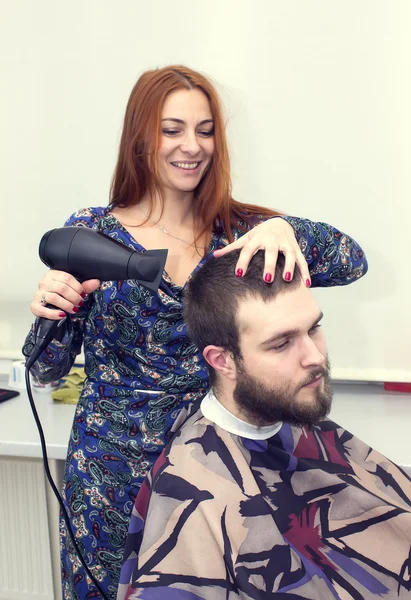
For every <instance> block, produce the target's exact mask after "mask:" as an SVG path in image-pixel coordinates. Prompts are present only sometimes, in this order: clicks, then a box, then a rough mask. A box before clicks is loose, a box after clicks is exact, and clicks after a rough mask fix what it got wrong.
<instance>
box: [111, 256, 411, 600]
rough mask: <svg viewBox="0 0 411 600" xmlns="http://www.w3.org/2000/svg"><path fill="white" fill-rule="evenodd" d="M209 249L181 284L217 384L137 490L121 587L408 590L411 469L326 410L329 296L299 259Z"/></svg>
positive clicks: (262, 594) (315, 594)
mask: <svg viewBox="0 0 411 600" xmlns="http://www.w3.org/2000/svg"><path fill="white" fill-rule="evenodd" d="M237 259H238V253H235V252H233V253H230V254H228V255H226V256H225V257H222V258H219V259H218V260H213V259H212V260H210V261H209V262H208V263H207V264H206V265H205V266H204V267H203V268H202V269H200V270H199V271H198V272H197V273H196V274H195V276H194V277H193V278H192V280H191V282H190V284H189V285H188V289H187V294H186V299H185V302H186V304H185V318H186V322H187V325H188V330H189V333H190V335H191V337H192V339H193V341H194V342H195V343H196V344H197V346H198V347H199V348H200V350H201V351H202V352H203V355H204V357H205V359H206V361H207V363H208V365H209V369H210V378H211V383H212V386H213V387H212V390H211V391H210V392H209V394H208V395H207V396H206V397H205V398H204V399H203V400H202V402H201V405H200V407H199V408H198V410H197V411H196V412H194V413H193V414H192V415H191V416H189V417H188V418H187V419H186V421H185V422H184V423H183V424H182V426H181V428H180V429H179V431H178V432H177V433H176V435H175V436H174V438H173V439H172V441H171V442H170V443H169V445H168V446H167V447H166V449H165V450H164V452H163V453H162V455H161V457H160V458H159V460H158V462H157V463H156V465H155V466H154V469H153V471H152V473H151V475H150V477H149V479H148V480H147V481H146V482H145V484H144V485H143V487H142V488H141V491H140V493H139V495H138V497H137V500H136V503H135V507H134V511H133V516H132V520H131V522H130V529H129V537H128V542H127V548H126V552H125V558H126V560H125V563H124V566H123V571H122V577H121V585H120V591H119V596H118V597H119V598H127V599H129V600H131V599H135V598H144V599H147V600H154V599H155V600H157V599H163V598H164V599H165V600H174V599H175V600H188V599H191V600H197V599H202V600H205V599H206V600H220V599H221V600H223V599H224V600H227V599H230V600H231V599H233V598H241V599H261V600H262V599H268V598H271V597H273V596H274V595H278V596H279V597H284V598H306V599H307V598H308V599H321V600H322V599H328V598H341V599H347V598H350V599H356V600H357V599H358V600H360V599H369V598H411V481H410V479H409V477H408V476H407V475H406V474H405V473H404V472H403V471H402V470H401V469H400V468H398V467H397V466H395V465H394V464H392V463H391V462H390V461H389V460H388V459H386V458H385V457H384V456H382V455H381V454H379V453H378V452H376V451H375V450H373V449H372V448H370V447H369V446H367V445H366V444H365V443H363V442H361V441H360V440H359V439H357V438H356V437H354V436H353V435H352V434H350V433H349V432H348V431H346V430H345V429H343V428H342V427H340V426H339V425H337V424H336V423H334V422H332V421H330V420H329V419H327V418H326V416H327V414H328V413H329V410H330V406H331V399H332V389H331V383H330V374H329V363H328V358H327V349H326V342H325V339H324V334H323V331H322V329H321V324H320V321H321V317H322V314H321V311H320V308H319V307H318V304H317V302H316V300H315V298H314V296H313V295H312V293H311V291H310V290H309V289H307V288H306V287H305V286H304V285H303V283H302V282H301V279H300V276H299V275H298V273H297V274H296V276H295V278H294V280H293V281H292V282H291V283H286V282H284V281H283V280H282V277H281V273H282V270H283V267H284V262H283V260H281V257H280V260H279V264H278V266H277V272H276V277H275V281H274V283H273V284H271V285H267V284H266V283H264V281H262V280H261V272H262V267H263V264H262V263H263V261H264V256H263V254H262V253H260V252H259V253H257V255H256V256H255V257H254V258H253V260H252V261H251V264H250V266H249V269H248V271H247V273H246V275H245V276H244V277H243V278H242V279H237V278H236V277H235V276H234V275H233V273H234V267H235V264H236V261H237Z"/></svg>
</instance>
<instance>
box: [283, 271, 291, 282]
mask: <svg viewBox="0 0 411 600" xmlns="http://www.w3.org/2000/svg"><path fill="white" fill-rule="evenodd" d="M284 279H285V280H286V281H291V273H290V272H288V273H286V274H285V275H284Z"/></svg>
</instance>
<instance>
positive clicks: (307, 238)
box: [281, 216, 368, 287]
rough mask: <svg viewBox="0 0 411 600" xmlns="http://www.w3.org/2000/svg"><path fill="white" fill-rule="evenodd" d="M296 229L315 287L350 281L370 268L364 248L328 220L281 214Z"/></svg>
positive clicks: (343, 283) (358, 277) (344, 283)
mask: <svg viewBox="0 0 411 600" xmlns="http://www.w3.org/2000/svg"><path fill="white" fill-rule="evenodd" d="M281 218H283V219H285V220H286V221H287V222H288V223H289V224H290V225H291V226H292V228H293V229H294V233H295V237H296V239H297V241H298V244H299V246H300V249H301V252H302V253H303V254H304V256H305V259H306V261H307V263H308V266H309V269H310V275H311V284H312V286H313V287H331V286H336V285H348V284H349V283H352V282H354V281H356V280H357V279H360V277H363V275H365V274H366V272H367V271H368V263H367V259H366V256H365V253H364V251H363V250H362V248H361V246H360V245H359V244H357V242H356V241H355V240H354V239H353V238H351V237H350V236H348V235H347V234H346V233H343V232H342V231H339V230H338V229H336V228H335V227H333V226H332V225H328V224H327V223H316V222H314V221H310V220H309V219H302V218H299V217H289V216H286V217H285V216H284V217H281Z"/></svg>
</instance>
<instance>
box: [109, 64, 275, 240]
mask: <svg viewBox="0 0 411 600" xmlns="http://www.w3.org/2000/svg"><path fill="white" fill-rule="evenodd" d="M196 88H197V89H200V90H201V91H202V92H203V93H204V94H205V95H206V96H207V98H208V101H209V103H210V109H211V114H212V117H213V120H214V154H213V160H212V161H211V165H210V168H209V169H208V171H207V173H206V174H205V175H204V177H203V179H202V180H201V182H200V183H199V185H198V186H197V188H196V189H195V191H194V221H195V223H201V224H202V225H203V226H202V231H200V232H198V236H197V239H198V237H200V236H201V235H202V234H204V233H208V234H209V235H211V232H212V231H214V230H215V228H216V226H217V224H218V223H220V225H221V226H222V229H223V231H224V233H225V235H226V236H227V237H228V239H229V241H230V242H231V241H232V240H233V234H232V225H236V226H238V224H239V222H240V223H241V222H244V223H245V224H246V223H247V221H250V220H252V218H253V215H263V216H267V217H269V216H273V215H278V214H281V213H279V212H276V211H274V210H271V209H269V208H264V207H261V206H256V205H253V204H244V203H242V202H237V201H236V200H234V198H233V197H232V195H231V176H230V157H229V154H228V147H227V140H226V134H225V124H224V120H223V116H222V110H221V103H220V99H219V96H218V94H217V92H216V90H215V88H214V86H213V84H212V83H211V82H210V81H209V80H208V79H207V77H205V76H204V75H202V74H201V73H198V72H197V71H193V70H192V69H190V68H188V67H184V66H180V65H176V66H168V67H164V68H162V69H155V70H152V71H146V72H145V73H143V74H142V75H141V77H140V78H139V79H138V81H137V83H136V84H135V86H134V88H133V90H132V92H131V95H130V98H129V100H128V103H127V108H126V113H125V117H124V126H123V132H122V136H121V142H120V148H119V155H118V161H117V165H116V168H115V171H114V176H113V181H112V185H111V190H110V202H111V204H112V205H114V206H119V207H122V208H124V207H126V206H131V205H134V204H138V203H139V202H140V200H141V198H142V197H143V196H144V195H145V194H146V193H147V192H148V194H149V195H150V196H151V198H154V194H155V192H159V193H160V196H161V182H160V179H159V176H158V168H157V153H158V150H159V148H160V144H161V112H162V109H163V104H164V101H165V99H166V97H167V96H168V95H169V94H171V93H172V92H175V91H177V90H181V89H184V90H192V89H196ZM152 202H153V201H152ZM152 209H153V204H152V206H151V210H152Z"/></svg>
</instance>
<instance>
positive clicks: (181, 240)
mask: <svg viewBox="0 0 411 600" xmlns="http://www.w3.org/2000/svg"><path fill="white" fill-rule="evenodd" d="M137 209H138V210H139V211H140V213H141V215H142V216H144V218H145V219H148V220H149V221H150V222H151V223H153V225H156V226H157V227H158V228H159V229H160V231H162V232H163V233H165V234H166V235H168V236H170V237H172V238H174V239H175V240H178V241H179V242H183V243H184V244H187V246H193V245H194V242H187V240H183V238H180V237H178V236H176V235H173V234H172V233H170V232H169V231H168V230H167V229H166V228H165V227H163V226H162V225H161V223H159V222H158V221H153V219H151V218H150V217H149V216H148V215H144V213H143V210H142V209H141V208H140V207H139V205H138V204H137ZM123 225H125V226H126V227H138V225H130V223H124V221H123ZM197 248H199V249H200V250H205V249H206V247H205V246H197Z"/></svg>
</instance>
